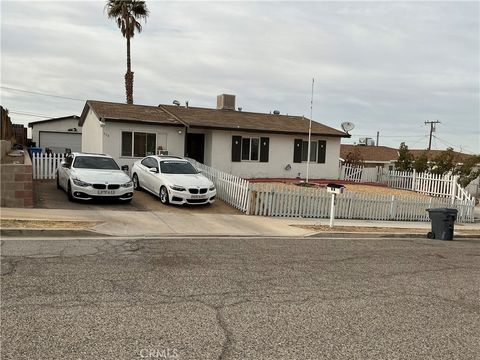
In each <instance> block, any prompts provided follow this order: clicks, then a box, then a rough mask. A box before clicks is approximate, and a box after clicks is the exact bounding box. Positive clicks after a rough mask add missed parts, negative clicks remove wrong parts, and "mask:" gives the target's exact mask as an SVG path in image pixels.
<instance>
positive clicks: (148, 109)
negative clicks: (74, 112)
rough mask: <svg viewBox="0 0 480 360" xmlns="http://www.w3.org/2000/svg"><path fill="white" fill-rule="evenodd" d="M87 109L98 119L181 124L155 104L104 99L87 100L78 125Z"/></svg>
mask: <svg viewBox="0 0 480 360" xmlns="http://www.w3.org/2000/svg"><path fill="white" fill-rule="evenodd" d="M88 109H92V111H93V112H94V113H95V114H96V115H97V117H98V118H99V119H105V120H114V121H128V122H142V123H155V124H162V125H179V126H183V125H184V124H183V123H181V122H180V121H179V120H178V119H176V118H175V117H174V116H172V115H170V114H168V113H166V112H165V111H163V110H162V109H160V108H159V107H157V106H146V105H133V104H120V103H113V102H106V101H95V100H87V102H86V103H85V107H84V108H83V111H82V115H81V117H80V122H79V125H80V126H82V125H83V123H84V122H85V117H86V116H87V113H88Z"/></svg>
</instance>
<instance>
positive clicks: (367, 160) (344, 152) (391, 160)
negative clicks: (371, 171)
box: [340, 144, 398, 170]
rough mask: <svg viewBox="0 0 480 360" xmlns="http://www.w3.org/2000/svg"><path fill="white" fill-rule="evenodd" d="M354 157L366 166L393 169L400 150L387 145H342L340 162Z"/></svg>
mask: <svg viewBox="0 0 480 360" xmlns="http://www.w3.org/2000/svg"><path fill="white" fill-rule="evenodd" d="M349 159H350V160H352V159H354V160H357V161H360V162H361V163H362V164H363V166H364V167H366V168H378V167H380V168H383V169H385V170H393V169H394V168H395V162H396V161H397V159H398V150H397V149H394V148H391V147H387V146H365V145H345V144H342V145H341V147H340V162H341V163H345V162H348V161H349Z"/></svg>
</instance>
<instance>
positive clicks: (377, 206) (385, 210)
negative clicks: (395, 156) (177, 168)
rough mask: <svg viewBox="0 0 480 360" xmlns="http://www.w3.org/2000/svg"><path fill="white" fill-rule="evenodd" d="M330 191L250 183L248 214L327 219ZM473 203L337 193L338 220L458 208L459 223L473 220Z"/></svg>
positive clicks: (420, 215)
mask: <svg viewBox="0 0 480 360" xmlns="http://www.w3.org/2000/svg"><path fill="white" fill-rule="evenodd" d="M330 201H331V194H329V193H327V191H326V190H325V189H320V188H305V187H295V186H278V185H277V186H275V185H271V184H252V185H251V195H250V198H249V204H248V207H247V213H248V214H251V215H261V216H281V217H302V218H328V217H329V216H330ZM474 206H475V205H474V203H473V202H472V201H469V200H458V199H456V200H455V201H454V203H453V204H452V203H451V201H450V199H445V198H431V197H430V198H427V197H425V198H423V197H419V196H417V197H415V196H412V197H410V196H397V195H382V194H370V193H349V192H345V193H343V194H340V195H337V200H336V208H335V217H336V218H338V219H361V220H397V221H430V218H429V216H428V212H427V211H426V209H429V208H438V207H450V208H452V207H453V208H456V209H457V210H458V215H457V221H458V222H473V216H474V214H473V208H474Z"/></svg>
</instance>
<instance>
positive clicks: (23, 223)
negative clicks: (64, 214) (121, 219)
mask: <svg viewBox="0 0 480 360" xmlns="http://www.w3.org/2000/svg"><path fill="white" fill-rule="evenodd" d="M97 224H98V222H96V221H50V220H15V219H2V220H1V225H0V227H1V228H2V229H75V230H78V229H89V228H91V227H92V226H94V225H97Z"/></svg>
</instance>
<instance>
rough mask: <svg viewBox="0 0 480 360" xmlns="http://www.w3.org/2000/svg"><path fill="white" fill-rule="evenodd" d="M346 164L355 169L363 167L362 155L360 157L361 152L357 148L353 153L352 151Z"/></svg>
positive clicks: (346, 159)
mask: <svg viewBox="0 0 480 360" xmlns="http://www.w3.org/2000/svg"><path fill="white" fill-rule="evenodd" d="M345 164H346V165H350V166H355V167H356V166H362V165H363V158H362V155H360V151H359V150H358V148H357V147H356V146H355V147H354V148H353V151H350V152H349V153H348V154H347V156H346V157H345Z"/></svg>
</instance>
